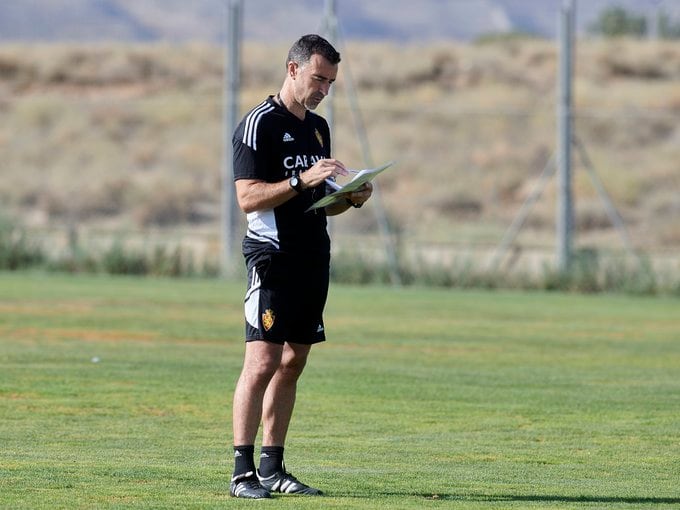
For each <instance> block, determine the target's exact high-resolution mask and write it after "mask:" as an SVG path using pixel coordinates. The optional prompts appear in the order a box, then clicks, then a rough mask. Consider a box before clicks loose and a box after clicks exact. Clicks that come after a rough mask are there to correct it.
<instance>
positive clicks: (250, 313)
mask: <svg viewBox="0 0 680 510" xmlns="http://www.w3.org/2000/svg"><path fill="white" fill-rule="evenodd" d="M260 283H261V282H260V276H259V275H258V274H257V270H256V269H255V268H253V274H252V275H251V276H250V285H248V291H247V292H246V299H245V312H246V321H248V324H250V325H251V326H252V327H254V328H255V329H259V327H260V324H259V317H260Z"/></svg>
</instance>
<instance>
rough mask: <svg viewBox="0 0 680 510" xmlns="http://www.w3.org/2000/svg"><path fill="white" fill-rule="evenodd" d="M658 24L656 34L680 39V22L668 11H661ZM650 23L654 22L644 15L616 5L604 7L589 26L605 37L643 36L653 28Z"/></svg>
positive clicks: (593, 31) (663, 37)
mask: <svg viewBox="0 0 680 510" xmlns="http://www.w3.org/2000/svg"><path fill="white" fill-rule="evenodd" d="M652 21H653V20H652ZM656 24H657V31H656V36H658V37H660V38H662V39H680V22H676V21H675V20H673V19H672V18H671V16H670V15H668V14H667V13H665V12H659V13H658V14H657V23H656ZM650 25H652V23H648V20H647V19H646V18H645V16H644V15H638V14H635V13H633V12H630V11H627V10H626V9H624V8H623V7H616V6H614V7H608V8H607V9H604V10H603V11H602V12H601V13H600V16H599V17H598V18H597V20H596V21H595V22H594V23H592V24H591V25H590V26H589V27H588V31H589V32H590V33H591V34H594V35H601V36H604V37H623V36H633V37H643V36H644V35H649V34H650V31H651V30H652V26H650Z"/></svg>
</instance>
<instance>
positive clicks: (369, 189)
mask: <svg viewBox="0 0 680 510" xmlns="http://www.w3.org/2000/svg"><path fill="white" fill-rule="evenodd" d="M371 194H373V184H371V183H370V182H365V183H364V184H363V185H362V186H361V188H359V189H358V190H356V191H353V192H352V193H347V194H346V195H345V196H346V197H347V199H348V200H349V201H350V202H352V203H353V204H355V205H358V206H361V205H363V204H364V202H366V200H368V199H369V198H371Z"/></svg>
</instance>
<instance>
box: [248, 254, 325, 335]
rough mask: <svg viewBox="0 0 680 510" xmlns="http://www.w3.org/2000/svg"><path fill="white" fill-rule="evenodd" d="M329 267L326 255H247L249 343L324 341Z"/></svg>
mask: <svg viewBox="0 0 680 510" xmlns="http://www.w3.org/2000/svg"><path fill="white" fill-rule="evenodd" d="M329 263H330V256H329V255H324V254H321V255H319V254H313V255H304V256H300V255H291V254H287V253H282V252H258V253H250V254H247V255H246V267H247V269H248V290H247V291H246V297H245V318H246V342H250V341H253V340H266V341H267V342H273V343H277V344H283V343H284V342H291V343H298V344H314V343H318V342H323V341H324V340H325V339H326V334H325V331H324V324H323V310H324V307H325V306H326V298H327V296H328V282H329V273H330V269H329Z"/></svg>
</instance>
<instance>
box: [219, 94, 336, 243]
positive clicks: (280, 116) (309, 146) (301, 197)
mask: <svg viewBox="0 0 680 510" xmlns="http://www.w3.org/2000/svg"><path fill="white" fill-rule="evenodd" d="M232 143H233V148H234V180H239V179H259V180H262V181H265V182H270V183H274V182H280V181H282V180H285V179H289V178H290V177H292V176H294V175H299V174H300V173H301V172H303V171H305V170H307V169H308V168H309V167H311V166H312V165H313V164H314V163H316V162H317V161H318V160H320V159H323V158H329V157H330V154H331V140H330V131H329V129H328V124H327V123H326V121H325V120H324V119H323V118H322V117H321V116H319V115H317V114H315V113H313V112H311V111H307V112H306V115H305V118H304V120H300V119H299V118H298V117H296V116H295V115H293V114H292V113H290V112H289V111H288V110H287V109H286V108H285V107H284V106H282V105H279V104H278V103H276V102H275V101H274V100H273V98H272V96H270V97H268V98H267V99H266V100H265V101H263V102H262V103H261V104H259V105H258V106H256V107H255V108H253V109H252V110H251V111H250V112H248V113H247V114H246V116H245V117H244V118H243V120H242V121H241V122H240V123H239V125H238V127H237V128H236V131H235V132H234V137H233V140H232ZM325 193H326V186H325V184H321V185H319V186H317V187H315V188H308V189H306V190H304V191H302V192H301V193H299V194H298V195H296V196H295V197H293V198H292V199H290V200H288V201H287V202H285V203H283V204H281V205H280V206H278V207H275V208H273V209H267V210H259V211H254V212H251V213H248V214H247V220H248V230H247V232H246V238H245V240H244V246H245V245H246V244H247V245H249V247H250V248H249V249H253V248H257V247H258V246H259V247H261V248H262V249H265V250H275V251H282V252H290V253H305V252H320V253H328V252H329V251H330V240H329V237H328V232H327V229H326V214H325V211H324V210H323V208H321V209H315V210H313V211H309V212H305V211H306V209H307V208H308V207H309V206H310V205H312V204H313V203H314V202H316V201H317V200H319V199H320V198H322V197H323V196H324V194H325Z"/></svg>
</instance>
